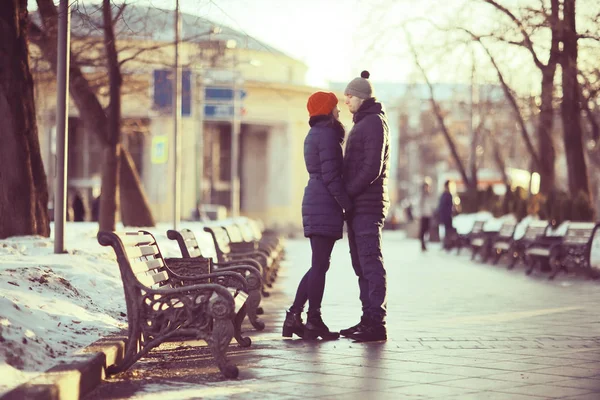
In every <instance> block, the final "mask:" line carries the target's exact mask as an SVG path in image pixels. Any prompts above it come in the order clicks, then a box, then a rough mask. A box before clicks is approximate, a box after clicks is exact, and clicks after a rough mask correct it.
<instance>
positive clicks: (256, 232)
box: [247, 219, 262, 241]
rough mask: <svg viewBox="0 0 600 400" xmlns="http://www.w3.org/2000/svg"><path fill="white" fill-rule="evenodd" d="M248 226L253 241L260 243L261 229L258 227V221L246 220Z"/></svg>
mask: <svg viewBox="0 0 600 400" xmlns="http://www.w3.org/2000/svg"><path fill="white" fill-rule="evenodd" d="M247 223H248V226H249V227H250V229H252V231H253V232H254V240H256V241H260V240H261V239H262V228H261V227H260V225H259V223H258V221H255V220H253V219H248V220H247Z"/></svg>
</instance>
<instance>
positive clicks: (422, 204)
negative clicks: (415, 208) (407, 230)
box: [419, 178, 435, 251]
mask: <svg viewBox="0 0 600 400" xmlns="http://www.w3.org/2000/svg"><path fill="white" fill-rule="evenodd" d="M434 202H435V199H434V198H433V196H432V195H431V179H430V178H425V181H424V182H423V186H422V187H421V197H420V198H419V211H420V214H421V219H420V221H419V239H420V240H421V251H427V245H426V244H425V235H428V234H429V229H430V228H431V219H432V218H433V212H434V210H435V204H434Z"/></svg>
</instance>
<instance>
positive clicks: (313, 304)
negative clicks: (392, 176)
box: [283, 92, 352, 340]
mask: <svg viewBox="0 0 600 400" xmlns="http://www.w3.org/2000/svg"><path fill="white" fill-rule="evenodd" d="M337 104H338V99H337V97H336V96H335V95H334V94H333V93H327V92H316V93H314V94H313V95H311V96H310V97H309V99H308V103H307V108H308V113H309V115H310V120H309V125H310V126H311V128H310V130H309V131H308V135H307V136H306V139H305V140H304V161H305V164H306V169H307V171H308V174H309V180H308V184H307V185H306V188H305V189H304V198H303V199H302V223H303V225H304V236H306V237H307V238H309V239H310V245H311V248H312V263H311V267H310V269H309V270H308V272H307V273H306V274H305V275H304V277H303V278H302V280H301V281H300V284H299V285H298V290H297V292H296V298H295V300H294V304H292V306H291V307H290V309H289V310H288V311H287V314H286V318H285V322H284V324H283V336H285V337H292V335H293V334H296V335H297V336H300V337H303V338H305V339H317V338H319V337H320V338H322V339H325V340H332V339H337V338H339V336H340V335H339V333H338V332H331V331H330V330H329V328H328V327H327V325H325V323H324V322H323V319H322V318H321V301H322V300H323V292H324V290H325V275H326V273H327V270H328V269H329V264H330V259H331V251H332V250H333V245H334V244H335V242H336V241H337V240H339V239H341V238H342V237H343V230H342V229H343V226H344V212H346V213H348V212H349V211H350V209H351V208H352V203H351V201H350V197H349V196H348V194H347V193H346V191H345V189H344V184H343V181H342V164H343V156H342V143H343V142H344V135H345V132H344V127H343V126H342V124H341V123H340V121H339V109H338V107H337ZM307 301H308V318H307V321H306V325H303V323H302V311H303V309H304V305H305V304H306V302H307Z"/></svg>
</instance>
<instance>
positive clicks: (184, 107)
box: [153, 69, 192, 117]
mask: <svg viewBox="0 0 600 400" xmlns="http://www.w3.org/2000/svg"><path fill="white" fill-rule="evenodd" d="M191 92H192V72H191V71H190V70H184V71H182V73H181V115H182V116H184V117H189V116H190V115H191V114H192V93H191ZM153 100H154V106H153V108H154V109H155V110H160V111H163V112H168V111H170V110H171V109H172V108H173V71H172V70H170V69H156V70H154V98H153Z"/></svg>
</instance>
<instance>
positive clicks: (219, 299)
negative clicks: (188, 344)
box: [97, 218, 284, 378]
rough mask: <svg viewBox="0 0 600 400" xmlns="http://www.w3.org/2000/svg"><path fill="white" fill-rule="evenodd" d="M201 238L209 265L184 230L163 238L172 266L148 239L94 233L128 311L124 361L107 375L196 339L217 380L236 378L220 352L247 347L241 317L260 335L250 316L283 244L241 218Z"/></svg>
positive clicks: (254, 318) (259, 327)
mask: <svg viewBox="0 0 600 400" xmlns="http://www.w3.org/2000/svg"><path fill="white" fill-rule="evenodd" d="M204 231H205V232H208V233H209V234H210V236H211V238H212V241H213V245H214V250H215V253H216V258H215V259H213V258H208V257H204V256H203V254H202V251H201V248H200V246H199V243H198V240H197V239H196V236H195V234H194V233H193V232H192V231H191V230H189V229H183V230H180V231H175V230H169V231H168V232H167V237H168V238H169V239H171V240H175V241H177V243H178V245H179V249H180V251H181V257H173V258H165V257H163V255H162V253H161V250H160V248H159V245H158V243H157V241H156V239H155V237H154V235H153V234H151V233H150V232H148V231H135V232H105V231H104V232H102V231H101V232H99V233H98V237H97V238H98V242H99V243H100V244H101V245H102V246H111V247H112V249H113V250H114V252H115V254H116V257H117V263H118V265H119V269H120V272H121V278H122V281H123V288H124V291H125V302H126V306H127V322H128V337H127V341H126V345H125V354H124V356H123V359H122V360H121V361H120V362H119V363H118V364H116V365H112V366H109V368H108V369H107V373H108V374H114V373H118V372H121V371H125V370H127V369H128V368H129V367H131V366H132V365H133V364H134V363H135V362H136V361H137V360H139V359H140V358H141V357H143V356H144V355H145V354H147V353H148V352H149V351H150V350H151V349H152V348H154V347H156V346H158V345H160V344H161V343H163V342H166V341H172V340H183V339H202V340H205V341H206V342H207V344H208V347H209V348H210V350H211V353H212V355H213V358H214V359H215V361H216V363H217V365H218V367H219V369H220V370H221V372H222V373H223V375H225V377H228V378H235V377H237V375H238V368H237V367H236V366H235V365H233V364H232V363H230V362H229V361H228V360H227V356H226V352H227V348H228V346H229V343H230V342H231V340H232V338H235V339H236V341H237V342H238V343H239V345H240V346H242V347H248V346H250V345H251V343H252V341H251V339H250V338H248V337H244V336H243V335H242V331H241V325H242V322H243V320H244V319H245V318H246V316H248V319H249V321H250V323H251V324H252V326H253V327H254V328H255V329H256V330H263V329H264V328H265V325H264V323H263V322H262V321H261V320H260V319H259V317H258V316H257V315H258V314H260V313H261V310H262V309H261V307H260V302H261V299H262V297H263V296H268V292H266V290H265V287H269V286H271V285H272V282H273V281H274V279H275V277H276V276H277V269H278V267H279V264H280V261H281V260H282V259H283V257H284V240H283V238H282V237H280V236H279V235H277V234H274V233H263V231H262V229H261V227H260V225H259V224H258V223H257V221H253V220H250V219H247V218H239V219H236V220H228V221H221V222H215V223H211V224H210V225H206V226H204Z"/></svg>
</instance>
